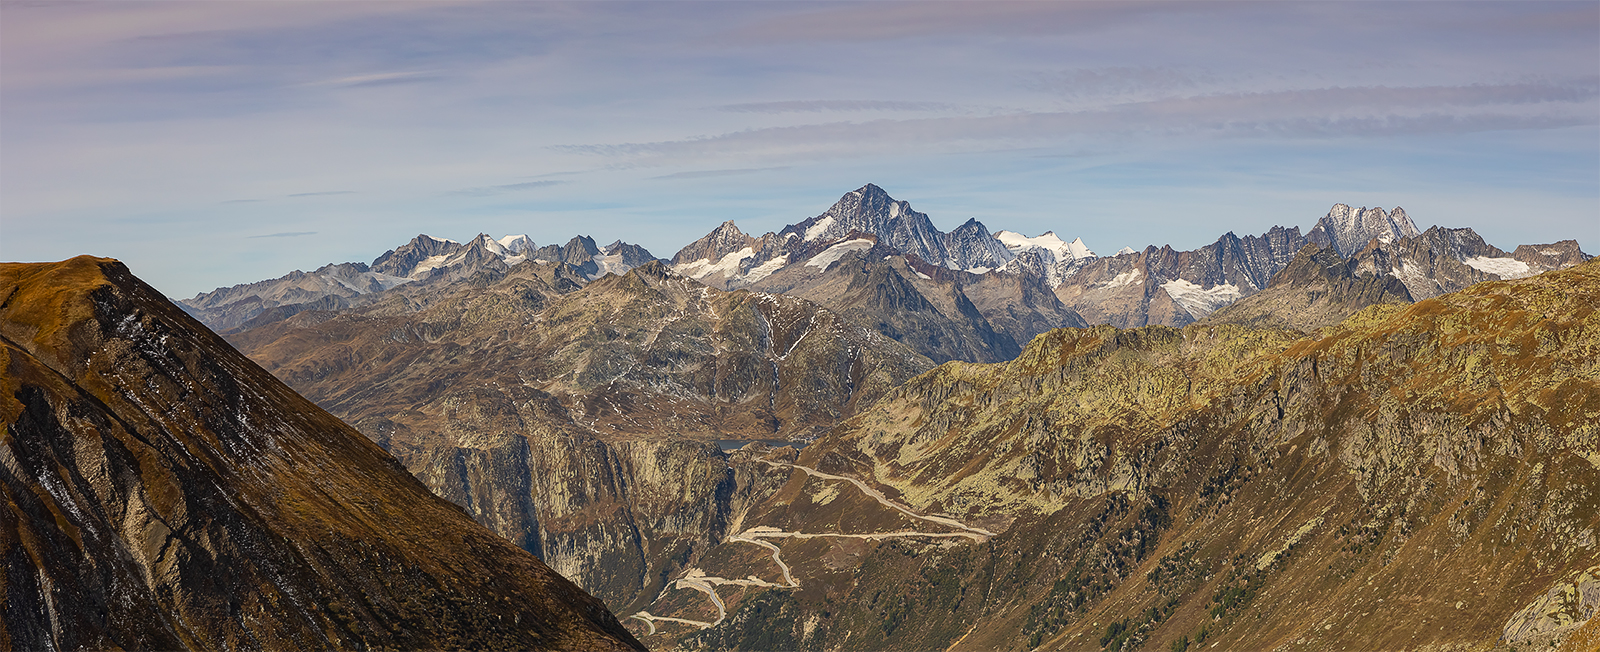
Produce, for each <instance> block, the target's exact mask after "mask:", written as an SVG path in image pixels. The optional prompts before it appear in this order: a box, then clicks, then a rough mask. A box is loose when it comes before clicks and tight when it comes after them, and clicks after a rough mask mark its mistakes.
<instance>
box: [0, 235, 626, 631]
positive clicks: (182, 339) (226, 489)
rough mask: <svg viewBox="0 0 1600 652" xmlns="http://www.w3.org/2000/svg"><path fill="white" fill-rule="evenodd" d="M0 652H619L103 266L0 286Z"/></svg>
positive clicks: (595, 615)
mask: <svg viewBox="0 0 1600 652" xmlns="http://www.w3.org/2000/svg"><path fill="white" fill-rule="evenodd" d="M0 342H3V346H4V351H5V356H6V364H5V367H4V370H3V371H0V386H3V388H4V394H3V395H0V416H3V418H4V421H5V424H6V430H5V434H4V435H3V437H0V487H3V488H4V492H5V499H4V502H3V504H0V510H3V511H4V514H5V516H6V517H5V518H3V519H0V557H3V558H4V562H3V563H4V565H5V569H6V571H5V574H4V575H3V576H0V577H3V578H4V579H3V580H0V592H3V593H4V595H5V601H4V607H3V609H0V647H3V648H6V649H18V650H51V649H163V650H177V649H197V650H217V649H239V648H245V649H332V648H343V649H374V648H375V649H444V648H495V649H574V650H578V649H581V650H621V649H642V647H641V646H639V644H638V642H637V641H636V640H635V639H634V638H633V637H632V636H630V635H629V634H628V632H627V631H626V630H624V629H622V628H621V627H620V626H619V624H618V623H617V621H616V619H615V617H614V616H612V615H611V613H610V612H608V611H607V610H606V608H605V606H604V605H603V604H601V603H600V602H599V601H597V600H595V599H594V598H592V597H590V596H589V595H587V594H585V593H584V592H583V591H582V590H580V589H579V588H578V587H577V586H574V585H573V584H572V583H571V582H569V581H568V580H566V579H564V578H562V577H561V576H560V575H558V574H556V573H554V572H552V571H551V570H550V569H549V568H548V567H546V566H545V565H544V564H542V563H540V562H539V561H538V560H537V559H536V558H534V557H533V556H532V555H529V554H527V553H526V552H524V551H522V550H519V549H517V548H516V547H515V546H513V545H511V544H510V543H508V542H506V541H505V540H503V539H502V538H501V537H499V536H497V535H496V534H494V533H492V532H490V531H489V530H487V529H485V528H482V527H480V526H478V525H477V524H475V523H473V522H472V520H471V519H470V518H468V517H467V515H466V514H463V513H462V512H461V511H460V509H459V508H457V507H455V506H454V505H451V504H449V503H447V502H445V501H443V500H440V499H439V498H437V497H435V496H433V495H432V494H430V493H429V492H428V490H427V489H426V488H425V487H423V486H422V484H421V483H419V482H417V481H416V480H415V479H414V478H412V477H411V476H410V475H409V474H407V473H406V472H405V470H404V469H402V468H400V467H399V466H398V465H397V464H396V463H395V461H394V459H393V458H392V457H390V456H388V455H387V454H385V453H384V452H383V451H382V450H381V449H379V448H378V447H377V446H375V445H373V444H372V443H371V442H369V441H367V440H366V439H365V438H363V437H362V436H361V435H360V434H359V433H357V432H355V431H354V430H353V429H351V428H350V427H349V426H347V425H345V424H344V423H343V422H341V421H339V420H338V419H336V418H334V417H333V416H331V415H329V414H328V413H326V412H324V411H322V410H321V409H318V408H317V407H316V406H315V405H312V404H311V403H310V402H308V401H306V400H305V399H303V398H301V397H299V396H298V395H296V394H295V393H294V392H293V391H291V390H290V389H289V388H287V387H286V386H284V385H283V384H282V383H281V382H279V381H278V380H277V379H275V378H273V377H272V376H271V375H269V374H268V373H267V372H265V371H263V370H262V369H261V368H260V367H258V366H256V365H255V364H254V363H251V362H250V361H249V360H248V359H246V358H245V357H244V356H242V355H239V354H238V353H237V352H235V351H234V350H233V349H232V348H231V347H229V346H228V345H227V344H226V343H225V342H223V341H222V340H221V339H220V338H218V337H217V336H216V335H214V334H212V333H211V332H209V331H207V330H206V329H205V328H204V327H203V326H201V325H200V324H199V323H198V322H196V321H195V320H193V319H192V318H190V317H189V316H188V315H186V314H184V313H183V312H182V311H181V310H180V309H179V308H178V307H177V306H175V305H173V304H171V303H170V302H168V301H167V300H166V299H165V298H163V297H162V296H161V295H160V294H159V293H158V292H156V291H155V290H154V289H152V288H150V287H149V286H147V285H145V284H144V283H142V282H140V281H139V280H138V279H136V278H134V277H133V275H132V274H130V273H129V272H128V270H127V269H126V268H125V267H124V266H123V265H122V264H121V263H118V262H116V261H114V260H110V259H100V258H90V257H87V256H83V257H79V258H75V259H72V260H69V261H66V262H63V263H49V264H19V263H8V264H0Z"/></svg>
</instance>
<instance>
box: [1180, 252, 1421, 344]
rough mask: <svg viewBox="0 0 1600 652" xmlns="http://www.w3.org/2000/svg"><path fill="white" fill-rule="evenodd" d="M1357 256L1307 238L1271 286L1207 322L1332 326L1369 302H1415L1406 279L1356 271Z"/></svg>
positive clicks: (1307, 327) (1309, 327) (1313, 327)
mask: <svg viewBox="0 0 1600 652" xmlns="http://www.w3.org/2000/svg"><path fill="white" fill-rule="evenodd" d="M1356 266H1357V263H1356V261H1353V260H1345V259H1343V258H1340V257H1339V254H1338V253H1337V252H1335V251H1334V250H1332V249H1322V248H1319V247H1317V245H1315V244H1307V245H1306V246H1305V248H1304V249H1301V250H1300V253H1299V254H1297V255H1296V256H1295V258H1294V260H1293V261H1291V262H1290V263H1289V266H1288V267H1285V268H1283V271H1280V272H1278V273H1277V274H1276V275H1274V276H1273V277H1272V283H1270V284H1269V285H1268V286H1267V289H1265V290H1262V291H1261V292H1258V293H1256V294H1253V295H1251V296H1249V297H1246V298H1245V299H1242V300H1240V301H1238V302H1237V303H1234V304H1232V305H1229V306H1227V307H1225V308H1223V309H1221V310H1218V311H1216V312H1214V313H1211V315H1210V316H1208V317H1206V318H1205V319H1204V320H1202V321H1203V322H1204V323H1208V324H1242V325H1245V326H1255V327H1265V328H1289V329H1293V330H1298V331H1302V332H1311V331H1314V330H1316V329H1318V328H1324V327H1327V326H1332V325H1334V324H1337V323H1339V322H1342V321H1344V320H1345V318H1347V317H1349V316H1350V315H1353V314H1355V313H1357V312H1359V311H1361V310H1362V309H1363V308H1366V307H1368V306H1372V305H1376V304H1380V303H1388V304H1407V303H1411V294H1410V293H1409V292H1407V291H1406V286H1405V284H1404V283H1401V282H1400V279H1398V278H1395V277H1394V276H1391V275H1387V274H1385V275H1374V274H1370V273H1360V274H1358V273H1356V272H1355V271H1354V269H1355V267H1356Z"/></svg>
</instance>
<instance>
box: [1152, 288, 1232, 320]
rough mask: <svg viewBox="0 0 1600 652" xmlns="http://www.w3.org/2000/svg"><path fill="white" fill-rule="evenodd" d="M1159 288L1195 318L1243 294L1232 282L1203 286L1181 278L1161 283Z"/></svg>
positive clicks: (1209, 312)
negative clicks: (1209, 286) (1208, 286)
mask: <svg viewBox="0 0 1600 652" xmlns="http://www.w3.org/2000/svg"><path fill="white" fill-rule="evenodd" d="M1161 289H1163V290H1166V291H1167V296H1169V297H1172V300H1173V301H1176V302H1178V305H1179V306H1182V307H1183V309H1184V311H1186V312H1188V313H1189V316H1190V317H1193V318H1195V319H1199V318H1201V317H1204V316H1206V315H1209V314H1211V313H1212V312H1215V311H1216V310H1217V309H1218V308H1221V307H1223V306H1226V305H1228V304H1230V303H1233V302H1235V301H1238V300H1239V297H1241V296H1244V295H1243V293H1241V292H1239V286H1237V285H1234V284H1232V283H1226V284H1223V285H1218V286H1215V287H1212V288H1205V287H1201V286H1199V285H1195V284H1193V283H1190V282H1188V281H1185V280H1183V279H1181V278H1180V279H1173V280H1171V281H1167V282H1166V283H1162V284H1161Z"/></svg>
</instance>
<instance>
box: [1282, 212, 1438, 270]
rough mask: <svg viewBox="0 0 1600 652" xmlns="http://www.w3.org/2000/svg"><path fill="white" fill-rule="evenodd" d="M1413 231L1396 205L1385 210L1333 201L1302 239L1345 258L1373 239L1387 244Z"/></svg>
mask: <svg viewBox="0 0 1600 652" xmlns="http://www.w3.org/2000/svg"><path fill="white" fill-rule="evenodd" d="M1417 234H1418V231H1417V225H1416V224H1414V223H1412V222H1411V218H1410V217H1407V216H1406V211H1405V209H1403V208H1400V207H1399V206H1396V207H1394V210H1393V211H1391V212H1388V213H1385V212H1384V211H1383V209H1382V208H1366V207H1364V206H1363V207H1361V208H1359V209H1356V208H1351V207H1349V206H1347V205H1345V204H1334V205H1333V208H1332V209H1329V210H1328V214H1327V215H1324V216H1323V217H1322V219H1320V220H1317V224H1316V226H1313V227H1311V230H1310V231H1307V232H1306V241H1307V242H1310V243H1312V244H1315V245H1317V246H1319V247H1322V248H1324V249H1332V250H1334V251H1335V252H1338V254H1339V255H1340V256H1343V257H1345V258H1352V257H1354V256H1355V255H1356V253H1357V252H1359V251H1361V250H1362V249H1365V248H1366V246H1367V243H1369V242H1371V241H1373V240H1377V241H1378V242H1379V243H1380V244H1388V243H1391V242H1395V241H1397V240H1401V239H1404V238H1414V237H1416V236H1417Z"/></svg>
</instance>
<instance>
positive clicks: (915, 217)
mask: <svg viewBox="0 0 1600 652" xmlns="http://www.w3.org/2000/svg"><path fill="white" fill-rule="evenodd" d="M857 235H865V236H868V237H870V239H871V240H873V241H874V242H877V243H878V244H880V245H882V246H883V247H884V248H885V249H886V250H888V251H892V252H894V253H897V254H902V255H907V256H911V257H914V258H916V259H917V260H920V261H922V262H924V263H927V264H930V265H933V266H935V267H942V268H946V269H953V270H968V271H972V272H975V273H979V274H981V273H984V272H988V271H990V270H996V269H1000V268H1001V267H1004V266H1005V265H1006V264H1007V263H1009V262H1010V261H1011V260H1012V259H1013V258H1015V257H1016V252H1017V251H1018V250H1019V247H1018V246H1012V245H1011V244H1008V243H1007V242H1002V241H1001V240H1000V239H999V238H997V237H996V236H995V235H994V234H991V233H989V230H988V229H987V228H985V227H984V225H983V223H982V222H979V221H978V220H977V219H976V218H974V219H969V220H967V221H966V223H964V224H962V225H961V226H958V227H956V228H955V229H954V230H952V231H950V232H949V233H944V232H942V231H940V230H939V229H938V228H937V227H935V226H934V225H933V222H932V221H931V220H929V219H928V216H927V215H926V214H924V213H919V212H917V211H915V210H912V209H911V204H910V203H908V202H904V201H896V200H895V199H894V198H893V197H890V196H889V194H888V193H886V192H884V190H883V189H882V188H879V187H878V186H875V185H872V184H870V183H869V184H867V185H865V186H862V187H861V188H859V189H857V190H855V191H852V192H848V193H845V195H844V197H841V198H840V199H839V201H838V202H837V203H835V204H834V205H833V206H832V207H830V208H829V209H828V210H827V211H825V212H824V213H823V214H821V215H818V216H816V217H812V218H808V219H806V220H803V221H801V222H800V223H798V224H792V225H789V226H787V227H784V228H783V230H781V231H779V232H777V233H768V234H766V235H763V236H761V237H760V238H752V237H750V236H748V235H745V234H744V233H743V232H742V231H740V230H739V229H738V227H736V226H734V224H733V222H731V221H730V222H724V223H722V225H721V226H718V227H717V228H716V229H714V230H713V231H712V232H711V233H709V234H706V236H705V237H703V238H701V239H699V240H697V241H695V242H694V243H693V244H690V245H689V246H687V247H684V248H683V249H682V250H680V251H679V252H678V254H677V255H676V256H673V257H672V264H673V269H675V270H677V271H678V273H680V274H683V275H685V276H689V277H690V278H694V279H696V280H699V281H701V282H703V283H706V284H707V285H711V286H713V287H719V288H727V289H731V288H737V287H744V286H747V285H750V284H753V283H757V282H759V281H761V280H762V279H764V278H766V277H767V276H770V275H771V274H773V273H774V272H776V271H777V270H779V269H783V268H785V267H790V266H794V265H799V264H801V263H804V262H806V261H808V260H810V259H811V257H812V256H816V255H820V254H821V253H822V252H824V251H826V250H827V249H828V248H830V247H832V246H833V245H835V244H837V243H840V242H845V241H849V240H851V239H853V238H855V237H856V236H857ZM1013 235H1014V234H1013ZM1049 235H1050V236H1051V238H1054V234H1049ZM1043 237H1044V236H1041V238H1043ZM1024 240H1026V239H1024ZM1078 245H1079V246H1080V247H1081V248H1082V251H1083V252H1088V248H1087V247H1082V243H1081V242H1079V243H1078ZM1020 248H1026V249H1035V248H1037V246H1036V245H1035V244H1033V243H1023V244H1022V246H1020ZM1088 255H1089V256H1093V255H1094V254H1093V253H1088ZM1051 260H1054V258H1053V257H1052V258H1051Z"/></svg>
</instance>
